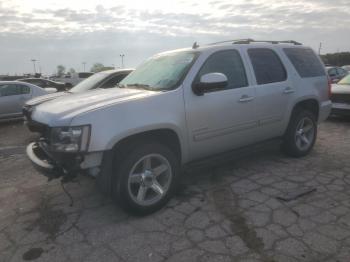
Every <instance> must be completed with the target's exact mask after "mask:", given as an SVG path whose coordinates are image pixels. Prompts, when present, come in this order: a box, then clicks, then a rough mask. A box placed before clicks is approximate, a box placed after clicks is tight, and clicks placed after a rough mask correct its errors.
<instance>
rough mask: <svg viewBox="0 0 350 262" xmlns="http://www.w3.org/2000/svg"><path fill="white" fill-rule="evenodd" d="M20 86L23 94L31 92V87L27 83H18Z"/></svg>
mask: <svg viewBox="0 0 350 262" xmlns="http://www.w3.org/2000/svg"><path fill="white" fill-rule="evenodd" d="M17 87H18V88H20V90H21V94H29V93H30V87H28V86H25V85H17Z"/></svg>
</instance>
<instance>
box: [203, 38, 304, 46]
mask: <svg viewBox="0 0 350 262" xmlns="http://www.w3.org/2000/svg"><path fill="white" fill-rule="evenodd" d="M224 43H232V44H250V43H270V44H294V45H302V43H299V42H297V41H294V40H282V41H277V40H254V39H250V38H247V39H235V40H226V41H221V42H216V43H211V44H209V45H217V44H224Z"/></svg>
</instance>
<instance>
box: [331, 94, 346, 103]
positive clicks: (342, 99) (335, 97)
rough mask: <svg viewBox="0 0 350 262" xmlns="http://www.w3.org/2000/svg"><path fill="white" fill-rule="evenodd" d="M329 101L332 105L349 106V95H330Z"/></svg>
mask: <svg viewBox="0 0 350 262" xmlns="http://www.w3.org/2000/svg"><path fill="white" fill-rule="evenodd" d="M331 100H332V102H333V103H347V104H350V94H332V96H331Z"/></svg>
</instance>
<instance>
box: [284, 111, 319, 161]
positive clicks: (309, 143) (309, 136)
mask: <svg viewBox="0 0 350 262" xmlns="http://www.w3.org/2000/svg"><path fill="white" fill-rule="evenodd" d="M316 137H317V122H316V117H315V115H314V114H313V113H312V112H310V111H306V110H299V111H296V112H295V113H293V115H292V117H291V120H290V123H289V125H288V129H287V132H286V134H285V136H284V143H283V149H284V151H285V152H286V153H287V154H288V155H290V156H293V157H302V156H305V155H307V154H308V153H309V152H310V151H311V149H312V148H313V146H314V144H315V141H316Z"/></svg>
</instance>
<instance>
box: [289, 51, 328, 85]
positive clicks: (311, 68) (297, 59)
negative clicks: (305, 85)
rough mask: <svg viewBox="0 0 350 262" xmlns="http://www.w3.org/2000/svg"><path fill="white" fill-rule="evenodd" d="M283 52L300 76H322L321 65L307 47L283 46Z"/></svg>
mask: <svg viewBox="0 0 350 262" xmlns="http://www.w3.org/2000/svg"><path fill="white" fill-rule="evenodd" d="M283 51H284V53H285V54H286V55H287V57H288V58H289V60H290V61H291V62H292V64H293V66H294V68H295V70H297V72H298V74H299V75H300V77H302V78H305V77H316V76H324V75H325V72H324V69H323V65H322V64H321V62H320V60H319V59H318V58H317V56H316V54H315V53H314V52H313V51H312V50H311V49H309V48H284V49H283Z"/></svg>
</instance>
